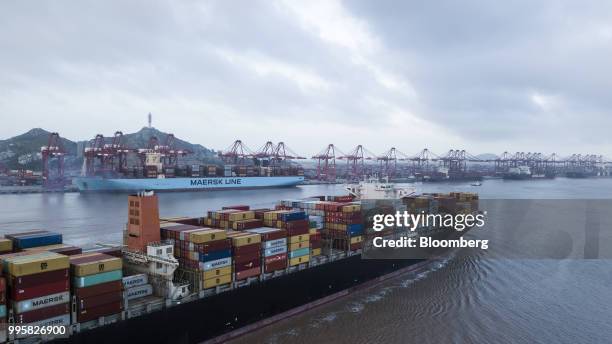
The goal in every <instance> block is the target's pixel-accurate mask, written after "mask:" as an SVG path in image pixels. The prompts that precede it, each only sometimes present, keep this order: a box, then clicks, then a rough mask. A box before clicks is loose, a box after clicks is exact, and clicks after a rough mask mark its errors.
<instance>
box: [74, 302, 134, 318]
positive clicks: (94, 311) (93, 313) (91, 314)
mask: <svg viewBox="0 0 612 344" xmlns="http://www.w3.org/2000/svg"><path fill="white" fill-rule="evenodd" d="M122 310H123V305H122V303H121V302H113V303H109V304H106V305H102V306H99V307H94V308H90V309H88V310H86V311H85V313H81V314H79V313H77V321H78V322H86V321H90V320H95V319H98V318H100V317H103V316H106V315H112V314H117V313H119V312H121V311H122Z"/></svg>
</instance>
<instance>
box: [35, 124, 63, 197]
mask: <svg viewBox="0 0 612 344" xmlns="http://www.w3.org/2000/svg"><path fill="white" fill-rule="evenodd" d="M40 154H41V157H42V178H43V186H44V187H45V188H48V189H55V188H61V189H63V188H64V183H65V179H64V156H65V155H66V151H65V150H64V145H63V144H62V139H61V138H60V136H59V134H58V133H56V132H54V133H51V134H49V140H48V142H47V145H46V146H42V147H41V148H40ZM53 158H56V160H57V170H56V173H55V175H52V174H51V171H50V167H49V165H50V161H51V159H53Z"/></svg>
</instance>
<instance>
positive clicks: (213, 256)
mask: <svg viewBox="0 0 612 344" xmlns="http://www.w3.org/2000/svg"><path fill="white" fill-rule="evenodd" d="M231 256H232V250H231V249H227V250H221V251H212V252H208V253H201V252H200V261H201V262H203V263H204V262H210V261H211V260H218V259H223V258H228V257H231Z"/></svg>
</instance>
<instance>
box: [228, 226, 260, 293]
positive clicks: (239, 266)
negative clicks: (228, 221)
mask: <svg viewBox="0 0 612 344" xmlns="http://www.w3.org/2000/svg"><path fill="white" fill-rule="evenodd" d="M228 237H229V238H230V239H231V240H232V256H233V260H234V263H233V269H232V270H233V273H234V280H235V281H241V280H244V279H247V278H249V277H254V276H258V275H259V274H260V273H261V236H260V235H259V234H257V233H248V232H235V231H229V232H228Z"/></svg>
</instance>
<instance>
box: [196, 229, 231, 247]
mask: <svg viewBox="0 0 612 344" xmlns="http://www.w3.org/2000/svg"><path fill="white" fill-rule="evenodd" d="M226 238H227V234H226V233H225V231H224V230H221V229H212V228H209V229H204V230H201V231H197V232H191V233H189V241H191V242H192V243H194V244H202V243H205V242H209V241H215V240H223V239H226Z"/></svg>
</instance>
